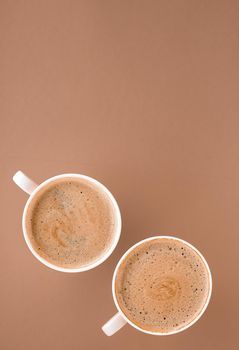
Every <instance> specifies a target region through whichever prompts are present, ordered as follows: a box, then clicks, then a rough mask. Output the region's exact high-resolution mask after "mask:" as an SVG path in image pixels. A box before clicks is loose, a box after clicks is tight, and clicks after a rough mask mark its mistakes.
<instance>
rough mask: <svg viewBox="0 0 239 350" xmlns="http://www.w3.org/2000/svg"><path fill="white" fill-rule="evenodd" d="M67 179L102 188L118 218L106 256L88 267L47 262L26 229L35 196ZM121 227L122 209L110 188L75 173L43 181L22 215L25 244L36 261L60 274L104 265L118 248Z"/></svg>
mask: <svg viewBox="0 0 239 350" xmlns="http://www.w3.org/2000/svg"><path fill="white" fill-rule="evenodd" d="M67 177H70V178H78V179H84V180H86V181H89V182H91V183H92V184H94V185H96V186H97V187H98V188H100V189H101V190H102V191H103V192H104V193H105V194H106V195H107V196H108V198H109V200H110V202H111V203H112V207H113V209H114V217H115V218H116V220H115V221H116V227H115V230H114V238H113V240H112V242H111V245H110V247H109V249H108V250H107V251H106V252H105V254H103V255H102V256H101V257H100V258H99V259H97V260H96V261H94V262H92V263H90V264H88V265H84V266H81V267H78V268H66V267H61V266H57V265H54V264H52V263H50V262H49V261H47V260H46V259H44V258H43V257H41V256H40V255H39V254H38V253H37V252H36V251H35V249H34V248H33V246H32V244H31V241H30V239H29V237H28V233H27V228H26V216H27V210H28V208H29V205H30V203H31V202H32V200H33V198H34V197H35V195H36V194H37V193H38V192H39V191H40V190H41V189H42V188H44V187H45V186H46V185H48V184H49V183H51V182H54V181H57V180H58V179H63V178H67ZM121 227H122V219H121V214H120V209H119V206H118V203H117V201H116V199H115V197H114V196H113V194H112V193H111V192H110V190H108V188H107V187H106V186H105V185H103V184H102V183H101V182H99V181H98V180H96V179H94V178H92V177H90V176H87V175H83V174H75V173H66V174H60V175H56V176H53V177H50V178H48V179H47V180H45V181H43V182H42V183H41V184H39V185H37V187H36V188H35V189H34V191H33V192H32V193H31V194H30V196H29V198H28V200H27V202H26V204H25V207H24V210H23V215H22V231H23V236H24V239H25V242H26V244H27V246H28V248H29V249H30V251H31V253H32V254H33V255H34V257H35V258H36V259H38V260H39V261H40V262H41V263H42V264H44V265H45V266H47V267H49V268H51V269H53V270H56V271H60V272H67V273H76V272H83V271H88V270H91V269H93V268H95V267H97V266H98V265H100V264H102V263H103V262H104V261H105V260H106V259H108V257H109V256H110V255H111V254H112V253H113V251H114V249H115V248H116V246H117V244H118V241H119V238H120V235H121Z"/></svg>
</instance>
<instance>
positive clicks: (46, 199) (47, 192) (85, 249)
mask: <svg viewBox="0 0 239 350" xmlns="http://www.w3.org/2000/svg"><path fill="white" fill-rule="evenodd" d="M112 210H113V209H112V206H111V203H110V200H109V198H108V197H106V195H105V194H104V193H102V191H100V190H98V188H96V186H94V185H92V184H91V183H89V182H87V181H84V180H82V179H79V180H78V179H75V178H69V179H64V180H62V179H61V180H59V181H57V182H53V183H52V184H51V185H49V186H48V187H47V188H46V189H44V190H43V191H41V193H39V195H38V196H37V197H36V200H34V202H33V203H32V204H31V205H30V206H29V208H28V213H27V217H28V218H29V219H28V222H27V231H28V232H29V238H30V240H31V243H32V245H33V247H34V249H35V250H36V251H37V253H38V254H39V255H41V256H42V257H43V258H45V259H46V260H48V261H49V262H51V263H53V264H55V265H58V266H61V267H70V268H77V267H81V266H84V265H87V264H89V263H92V262H93V261H95V260H97V259H98V258H99V257H100V256H102V255H103V254H104V253H105V251H106V250H107V249H108V248H109V246H110V244H111V242H112V239H113V232H114V225H115V223H114V219H113V212H112Z"/></svg>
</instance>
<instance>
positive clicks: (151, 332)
mask: <svg viewBox="0 0 239 350" xmlns="http://www.w3.org/2000/svg"><path fill="white" fill-rule="evenodd" d="M161 238H168V239H174V240H177V241H180V242H182V243H183V244H186V245H187V246H189V247H190V248H192V249H193V250H194V251H195V252H196V253H197V254H198V255H199V256H200V258H201V259H202V261H203V263H204V265H205V266H206V269H207V271H208V276H209V291H208V295H207V300H206V302H205V304H204V306H203V308H202V309H201V311H200V313H199V314H198V315H197V317H195V318H194V319H193V320H192V322H190V323H189V324H187V325H185V326H184V327H182V328H180V329H178V330H175V331H171V332H167V333H162V332H156V331H148V330H145V329H143V328H140V327H139V326H137V325H136V324H135V323H133V322H132V321H131V320H129V319H128V317H127V316H126V315H125V314H124V312H123V311H122V309H121V308H120V306H119V303H118V301H117V298H116V295H115V280H116V275H117V272H118V270H119V267H120V265H121V263H122V262H123V260H124V259H125V258H126V257H127V255H128V254H129V253H131V252H132V251H133V250H134V249H135V248H136V247H138V246H139V245H141V244H143V243H145V242H148V241H151V240H154V239H161ZM112 294H113V300H114V303H115V306H116V308H117V309H118V312H119V313H120V315H121V316H122V317H123V318H124V319H125V321H126V322H128V323H129V324H130V325H131V326H132V327H134V328H136V329H137V330H139V331H141V332H143V333H146V334H151V335H160V336H166V335H172V334H176V333H180V332H182V331H184V330H186V329H187V328H189V327H191V326H192V325H193V324H194V323H196V322H197V321H198V320H199V319H200V317H201V316H202V315H203V313H204V312H205V310H206V308H207V306H208V304H209V301H210V298H211V295H212V273H211V271H210V268H209V266H208V263H207V261H206V259H205V258H204V256H203V255H202V253H200V251H199V250H198V249H197V248H195V247H194V246H193V245H192V244H190V243H189V242H187V241H185V240H183V239H181V238H178V237H175V236H151V237H148V238H145V239H143V240H141V241H139V242H137V243H136V244H134V245H133V246H132V247H130V248H129V249H128V250H127V251H126V252H125V253H124V254H123V255H122V257H121V258H120V260H119V261H118V263H117V265H116V268H115V270H114V274H113V278H112Z"/></svg>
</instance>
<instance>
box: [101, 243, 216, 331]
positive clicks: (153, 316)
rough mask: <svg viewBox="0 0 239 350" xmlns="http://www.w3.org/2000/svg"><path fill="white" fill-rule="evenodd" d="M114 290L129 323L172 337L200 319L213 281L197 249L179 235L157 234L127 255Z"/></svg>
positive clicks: (115, 276)
mask: <svg viewBox="0 0 239 350" xmlns="http://www.w3.org/2000/svg"><path fill="white" fill-rule="evenodd" d="M112 289H113V290H112V291H113V298H114V301H115V304H116V307H117V308H118V310H119V312H120V314H121V316H122V317H123V318H124V319H125V321H127V322H128V323H129V324H131V325H132V326H133V327H135V328H136V329H138V330H140V331H142V332H144V333H149V334H153V335H170V334H175V333H178V332H181V331H183V330H185V329H187V328H188V327H190V326H191V325H193V324H194V323H195V322H196V321H197V320H198V319H199V318H200V317H201V316H202V314H203V313H204V311H205V310H206V308H207V305H208V303H209V300H210V297H211V291H212V279H211V272H210V269H209V266H208V264H207V262H206V260H205V258H204V257H203V256H202V254H201V253H200V252H199V251H198V250H197V249H196V248H195V247H193V246H192V245H191V244H189V243H188V242H186V241H184V240H181V239H178V238H176V237H171V236H156V237H150V238H148V239H145V240H143V241H141V242H139V243H137V244H136V245H134V246H133V247H131V248H130V249H129V250H128V251H127V252H126V253H125V254H124V255H123V257H122V258H121V259H120V261H119V263H118V265H117V267H116V269H115V272H114V276H113V281H112ZM122 324H123V323H122ZM120 327H121V326H120ZM107 335H109V334H107Z"/></svg>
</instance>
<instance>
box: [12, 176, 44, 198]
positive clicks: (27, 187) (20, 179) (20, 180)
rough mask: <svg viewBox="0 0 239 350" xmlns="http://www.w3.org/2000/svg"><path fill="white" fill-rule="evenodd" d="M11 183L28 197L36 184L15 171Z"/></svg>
mask: <svg viewBox="0 0 239 350" xmlns="http://www.w3.org/2000/svg"><path fill="white" fill-rule="evenodd" d="M12 179H13V181H14V182H15V184H16V185H17V186H19V187H20V188H21V189H22V190H23V191H25V192H26V193H28V194H29V195H30V194H31V193H32V192H33V191H34V190H35V188H37V186H38V185H37V184H36V183H35V182H34V181H32V180H31V179H29V177H28V176H26V175H25V174H24V173H23V172H22V171H20V170H19V171H17V172H16V174H15V175H14V176H13V178H12Z"/></svg>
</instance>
